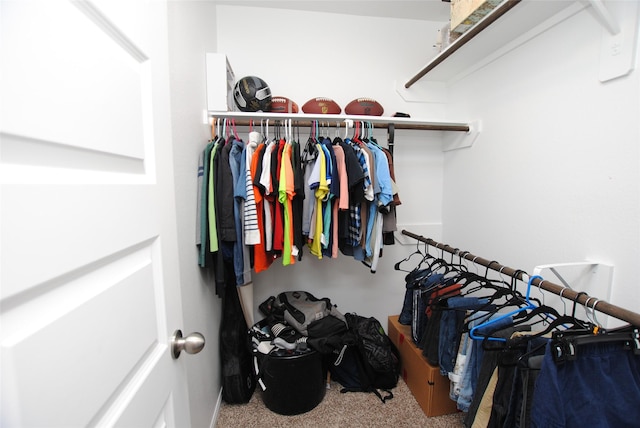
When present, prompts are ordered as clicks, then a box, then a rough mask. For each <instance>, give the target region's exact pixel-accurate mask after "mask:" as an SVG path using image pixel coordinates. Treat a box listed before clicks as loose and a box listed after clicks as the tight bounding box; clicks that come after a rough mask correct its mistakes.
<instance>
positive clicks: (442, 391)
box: [387, 315, 457, 416]
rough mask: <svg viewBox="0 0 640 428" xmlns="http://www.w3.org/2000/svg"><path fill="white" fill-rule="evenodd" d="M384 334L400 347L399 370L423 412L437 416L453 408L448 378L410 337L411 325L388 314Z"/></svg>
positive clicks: (449, 411)
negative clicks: (428, 359)
mask: <svg viewBox="0 0 640 428" xmlns="http://www.w3.org/2000/svg"><path fill="white" fill-rule="evenodd" d="M387 335H388V336H389V339H391V342H393V344H394V345H396V347H397V348H398V350H399V351H400V362H401V366H402V368H401V374H402V378H403V379H404V381H405V383H406V384H407V386H408V387H409V389H410V390H411V393H412V394H413V396H414V397H415V398H416V401H418V404H420V407H422V410H423V411H424V413H425V414H426V415H427V416H440V415H446V414H449V413H455V412H456V411H457V408H456V403H455V401H453V400H452V399H451V398H449V378H447V377H446V376H442V375H441V374H440V368H439V367H435V366H432V365H431V364H429V363H428V362H427V360H426V358H425V357H424V356H423V355H422V350H420V349H419V348H418V347H417V346H416V345H415V344H414V343H413V341H412V340H411V329H410V327H409V326H408V325H402V324H400V323H399V322H398V315H392V316H390V317H389V324H388V326H387Z"/></svg>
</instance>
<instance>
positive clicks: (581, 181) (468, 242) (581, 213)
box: [443, 9, 640, 312]
mask: <svg viewBox="0 0 640 428" xmlns="http://www.w3.org/2000/svg"><path fill="white" fill-rule="evenodd" d="M601 33H602V27H601V26H600V25H599V24H598V22H597V21H596V20H595V19H594V17H593V16H592V14H591V13H590V11H589V10H588V9H587V10H584V11H582V12H580V13H578V14H577V15H575V16H573V17H572V18H570V19H568V20H567V21H565V22H563V23H562V24H560V25H558V26H556V27H554V28H552V29H550V30H549V31H547V32H546V33H543V34H541V35H540V36H538V37H537V38H535V39H533V40H531V41H529V42H528V43H527V44H525V45H524V46H522V47H521V48H519V49H518V50H516V51H512V52H511V53H509V54H507V55H506V56H504V57H502V58H500V59H499V60H497V61H495V62H493V63H492V64H490V65H488V66H486V67H484V68H483V69H481V70H479V71H477V72H475V73H474V74H473V75H471V76H469V77H467V78H465V79H464V80H462V81H460V82H457V83H456V84H454V85H453V86H452V87H451V88H450V104H449V106H448V108H449V111H450V112H451V114H454V113H455V114H458V113H461V114H463V115H469V116H470V117H473V118H477V119H480V120H481V121H482V124H483V132H482V133H481V134H480V136H479V138H478V140H477V141H476V144H475V145H474V147H473V148H471V149H467V150H460V151H455V152H447V154H446V155H445V166H444V171H445V175H444V212H443V218H444V232H443V234H444V239H445V241H446V242H447V243H450V244H451V245H454V246H458V247H460V248H464V249H466V250H468V251H471V252H472V253H474V254H477V255H481V256H483V257H487V258H490V259H495V260H498V261H499V262H501V263H502V264H504V265H507V266H511V267H514V268H521V269H525V270H527V271H529V272H531V270H532V268H533V267H534V266H536V265H540V264H547V263H561V262H578V261H586V260H589V261H600V262H605V263H610V264H613V265H614V283H613V287H612V296H611V300H610V302H611V303H613V304H616V305H619V306H622V307H625V308H628V309H630V310H633V311H636V312H637V311H638V309H639V308H640V293H639V292H638V291H637V290H638V287H637V267H638V262H639V261H640V173H639V171H640V151H639V147H640V132H639V118H640V96H639V94H640V83H639V82H640V78H639V74H638V70H634V71H633V72H632V73H631V74H630V75H629V76H626V77H621V78H618V79H616V80H613V81H610V82H606V83H600V82H599V80H598V69H599V61H600V40H601ZM548 279H550V280H552V281H554V282H556V283H559V281H558V280H556V278H555V277H551V278H548ZM599 291H600V292H599V293H590V294H592V295H595V296H597V297H605V296H606V284H604V283H603V284H600V285H599ZM600 293H602V294H600Z"/></svg>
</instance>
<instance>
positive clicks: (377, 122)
mask: <svg viewBox="0 0 640 428" xmlns="http://www.w3.org/2000/svg"><path fill="white" fill-rule="evenodd" d="M208 114H209V117H213V118H218V119H224V118H228V119H236V125H239V126H245V125H248V124H249V121H250V120H253V121H258V122H259V121H260V120H265V119H269V120H270V121H276V120H286V119H292V120H295V121H297V122H298V124H299V125H301V126H310V125H311V121H314V120H319V121H320V122H323V121H324V122H341V123H344V122H345V121H346V120H352V121H367V122H371V123H372V124H373V126H374V128H387V127H388V125H389V124H393V125H394V127H395V129H414V130H421V131H457V132H467V133H468V132H470V131H471V130H472V126H471V124H469V123H468V122H457V121H446V120H437V121H430V120H423V119H415V118H410V117H389V116H357V115H344V114H307V113H251V112H238V111H211V110H210V111H209V112H208Z"/></svg>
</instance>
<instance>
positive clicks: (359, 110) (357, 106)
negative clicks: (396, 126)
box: [344, 98, 384, 116]
mask: <svg viewBox="0 0 640 428" xmlns="http://www.w3.org/2000/svg"><path fill="white" fill-rule="evenodd" d="M344 112H345V113H346V114H353V115H362V116H382V113H384V108H382V105H380V103H379V102H377V101H376V100H374V99H372V98H356V99H355V100H353V101H351V102H350V103H349V104H347V106H346V107H345V108H344Z"/></svg>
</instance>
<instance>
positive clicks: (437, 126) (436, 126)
mask: <svg viewBox="0 0 640 428" xmlns="http://www.w3.org/2000/svg"><path fill="white" fill-rule="evenodd" d="M285 119H287V118H283V119H282V120H285ZM271 120H272V122H271V123H270V125H273V124H274V123H275V122H277V121H278V119H274V118H271ZM318 121H319V122H320V123H322V122H323V120H322V119H318ZM332 122H335V120H331V119H328V120H325V121H324V123H332ZM235 123H236V126H249V125H250V120H249V119H239V120H238V119H236V120H235ZM293 124H294V125H296V126H302V127H306V128H308V127H311V126H313V125H314V121H313V120H297V119H294V123H293ZM389 124H393V125H394V127H395V129H412V130H418V131H458V132H469V129H470V128H469V125H448V124H441V123H433V124H424V123H398V122H389V123H381V122H371V125H372V126H373V127H374V128H380V129H387V128H388V127H389ZM256 125H257V126H260V119H259V118H258V119H256V120H254V121H253V126H256Z"/></svg>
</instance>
